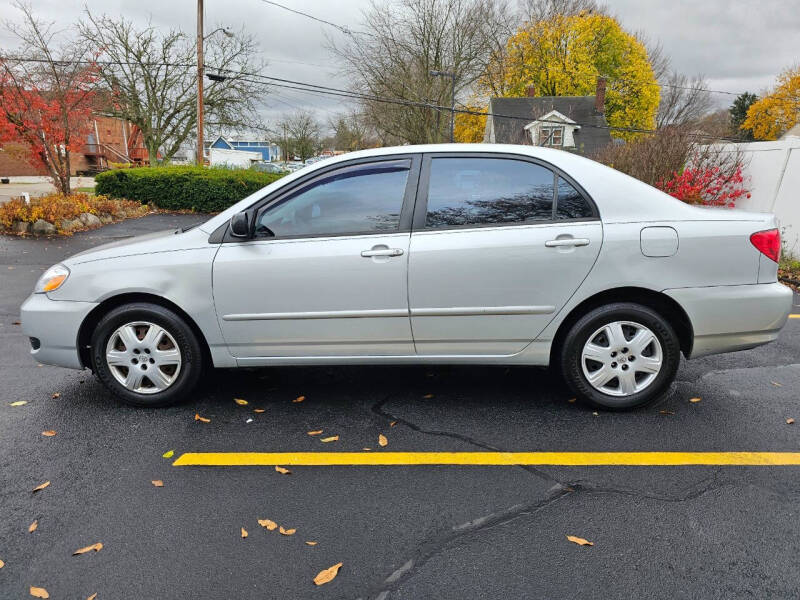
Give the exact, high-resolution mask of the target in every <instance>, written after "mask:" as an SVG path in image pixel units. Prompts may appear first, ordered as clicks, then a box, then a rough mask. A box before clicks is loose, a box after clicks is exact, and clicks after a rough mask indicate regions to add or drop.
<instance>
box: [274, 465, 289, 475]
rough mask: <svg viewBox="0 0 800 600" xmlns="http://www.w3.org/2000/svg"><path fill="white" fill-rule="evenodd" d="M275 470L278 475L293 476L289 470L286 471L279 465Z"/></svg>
mask: <svg viewBox="0 0 800 600" xmlns="http://www.w3.org/2000/svg"><path fill="white" fill-rule="evenodd" d="M275 470H276V471H277V472H278V473H283V474H284V475H291V473H292V472H291V471H290V470H289V469H284V468H283V467H279V466H278V465H275Z"/></svg>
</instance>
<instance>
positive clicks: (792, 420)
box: [786, 417, 794, 425]
mask: <svg viewBox="0 0 800 600" xmlns="http://www.w3.org/2000/svg"><path fill="white" fill-rule="evenodd" d="M792 423H794V419H793V418H792V417H789V418H788V419H786V424H787V425H791V424H792Z"/></svg>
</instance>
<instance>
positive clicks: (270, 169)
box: [250, 162, 287, 173]
mask: <svg viewBox="0 0 800 600" xmlns="http://www.w3.org/2000/svg"><path fill="white" fill-rule="evenodd" d="M250 168H251V169H252V170H253V171H258V172H260V173H286V172H287V171H286V170H285V169H282V168H280V167H279V166H278V165H276V164H274V163H268V162H262V163H256V164H254V165H253V166H251V167H250Z"/></svg>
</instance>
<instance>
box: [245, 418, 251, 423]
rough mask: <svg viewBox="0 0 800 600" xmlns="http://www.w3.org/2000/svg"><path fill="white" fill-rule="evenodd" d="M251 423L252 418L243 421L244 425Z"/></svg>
mask: <svg viewBox="0 0 800 600" xmlns="http://www.w3.org/2000/svg"><path fill="white" fill-rule="evenodd" d="M252 422H253V418H252V417H250V418H249V419H247V420H246V421H245V423H252Z"/></svg>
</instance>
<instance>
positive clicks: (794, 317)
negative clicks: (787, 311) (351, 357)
mask: <svg viewBox="0 0 800 600" xmlns="http://www.w3.org/2000/svg"><path fill="white" fill-rule="evenodd" d="M789 318H790V319H800V314H791V315H789Z"/></svg>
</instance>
